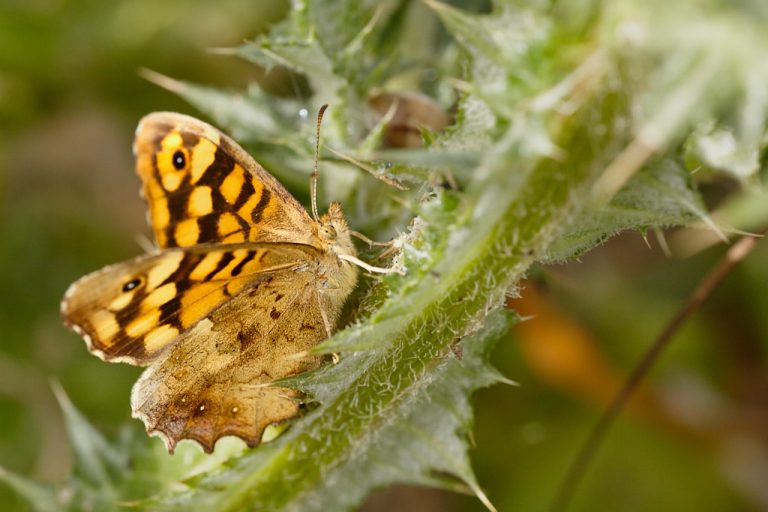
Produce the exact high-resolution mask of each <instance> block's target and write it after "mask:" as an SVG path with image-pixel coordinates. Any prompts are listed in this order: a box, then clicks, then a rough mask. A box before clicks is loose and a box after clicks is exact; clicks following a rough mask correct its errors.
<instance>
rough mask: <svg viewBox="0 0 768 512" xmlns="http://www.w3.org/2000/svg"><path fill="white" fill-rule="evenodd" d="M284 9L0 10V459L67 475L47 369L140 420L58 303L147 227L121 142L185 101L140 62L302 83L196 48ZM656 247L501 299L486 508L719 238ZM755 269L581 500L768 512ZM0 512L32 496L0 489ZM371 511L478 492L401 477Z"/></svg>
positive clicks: (766, 411) (618, 442) (588, 258)
mask: <svg viewBox="0 0 768 512" xmlns="http://www.w3.org/2000/svg"><path fill="white" fill-rule="evenodd" d="M471 4H472V5H471V7H472V8H474V9H478V10H482V9H484V8H487V5H486V4H485V3H484V2H471ZM287 8H288V2H287V0H286V1H269V0H248V1H246V0H223V1H220V2H206V1H202V0H193V1H185V2H182V1H178V0H172V1H167V2H157V1H155V0H126V1H115V2H100V1H94V0H49V1H46V0H34V1H26V0H4V1H3V2H2V3H0V466H1V467H3V468H6V469H9V470H12V471H14V472H17V473H20V474H23V475H28V476H31V477H34V478H36V479H38V480H41V481H46V482H56V481H61V480H63V479H64V478H66V475H67V474H68V471H69V468H70V464H71V454H70V450H69V447H68V441H67V437H66V432H65V430H64V424H63V420H62V417H61V412H60V409H59V407H58V405H57V403H56V401H55V399H54V397H53V394H52V391H51V382H52V381H56V382H59V383H61V385H62V386H63V388H64V389H65V390H66V392H67V393H68V395H69V396H70V398H71V400H72V401H73V402H74V404H75V405H76V407H78V408H79V409H80V410H81V411H82V412H83V413H84V414H85V415H86V416H87V417H88V418H89V420H90V421H92V422H93V423H94V424H95V425H96V426H97V427H98V428H99V429H100V430H101V431H102V432H104V433H105V434H106V435H107V436H108V437H114V436H116V435H117V433H118V431H119V429H120V428H121V427H122V426H124V425H125V424H130V425H131V428H134V429H137V430H140V429H141V424H140V423H139V422H138V421H135V420H131V419H130V407H129V399H128V397H129V393H130V387H131V385H132V383H133V381H134V380H135V379H136V377H137V376H138V374H139V372H140V370H139V369H136V368H131V367H128V366H126V365H119V364H106V363H103V362H101V361H99V360H98V359H97V358H95V357H93V356H91V355H89V354H88V353H87V351H86V349H85V345H84V343H83V342H82V340H80V339H79V338H78V337H77V336H76V335H74V334H73V333H70V332H68V331H66V330H65V328H64V327H63V326H62V325H61V321H60V319H59V313H58V303H59V300H60V298H61V296H62V294H63V293H64V291H65V290H66V288H67V286H68V285H69V283H71V282H72V281H73V280H75V279H76V278H78V277H80V276H81V275H83V274H85V273H87V272H89V271H92V270H95V269H97V268H100V267H101V266H103V265H105V264H108V263H112V262H116V261H120V260H123V259H126V258H128V257H131V256H134V255H136V254H139V253H141V252H142V249H141V241H142V240H143V239H144V238H146V237H147V236H148V230H147V228H146V225H145V220H144V219H145V214H144V205H143V204H142V201H141V199H140V198H139V195H138V179H137V178H136V177H135V176H134V173H133V170H132V169H133V159H132V155H131V141H132V135H133V130H134V127H135V125H136V122H137V121H138V119H139V118H140V117H141V116H142V115H144V114H146V113H148V112H151V111H156V110H178V111H181V112H185V113H189V114H192V115H197V113H196V112H195V111H194V110H193V109H192V108H191V107H189V106H187V105H186V104H185V103H184V102H182V101H181V100H180V99H178V98H177V97H175V96H174V95H172V94H171V93H169V92H167V91H164V90H162V89H160V88H159V87H157V86H155V85H153V84H151V83H150V82H148V81H147V80H144V79H143V78H141V77H140V75H139V73H138V70H139V69H141V68H148V69H152V70H156V71H159V72H162V73H163V74H166V75H168V76H172V77H175V78H181V79H185V80H191V81H195V82H200V83H204V84H210V85H215V86H219V87H224V88H231V89H241V88H244V87H245V86H246V85H247V84H249V83H250V82H252V81H259V82H260V83H262V84H263V86H264V87H265V88H267V89H268V90H269V91H270V92H272V93H273V94H284V95H296V94H300V92H301V91H300V89H301V88H300V87H299V86H297V83H296V81H295V80H293V79H291V78H290V77H289V76H288V75H287V74H285V73H282V72H281V71H280V70H275V71H272V72H270V73H265V72H264V71H263V70H260V69H258V68H257V67H255V66H254V65H252V64H248V63H245V62H243V61H241V60H238V59H237V58H235V57H231V56H224V55H220V54H217V53H215V52H210V51H209V49H211V48H220V47H228V46H233V45H237V44H239V43H241V42H242V41H243V40H245V39H248V38H252V37H253V36H255V35H256V34H258V33H259V32H261V31H263V30H265V29H266V28H267V27H268V26H269V25H270V23H273V22H274V21H275V20H279V19H280V18H281V16H283V15H284V13H285V12H286V10H287ZM729 186H730V185H729V183H727V182H714V183H711V184H710V185H708V188H707V189H706V190H705V192H706V195H707V200H708V201H709V202H710V203H711V204H716V202H717V201H718V199H719V198H720V197H721V196H722V195H723V193H724V192H726V191H727V190H728V188H729ZM296 192H298V195H300V196H302V195H303V193H304V191H296ZM668 235H669V236H670V237H672V238H674V236H675V234H674V233H670V234H668ZM661 249H662V248H661V247H660V244H659V242H658V240H657V239H656V238H655V237H654V236H652V234H650V235H649V236H648V237H645V238H644V237H643V236H641V235H640V234H637V233H628V234H625V235H622V236H619V237H617V238H615V239H613V240H611V241H610V242H609V243H607V244H606V245H605V246H603V247H601V248H600V249H598V250H595V251H592V252H591V253H589V254H587V255H585V256H584V257H582V258H581V260H580V261H578V262H573V263H570V264H568V265H562V266H557V267H547V268H540V269H537V270H536V271H535V272H534V273H532V275H531V276H530V277H531V279H530V280H529V281H528V282H527V283H525V284H524V289H523V290H522V292H523V293H522V295H523V299H521V300H516V301H513V303H512V304H511V305H512V306H513V307H514V308H515V309H518V310H519V311H521V312H522V313H523V314H526V315H534V316H535V318H534V319H532V320H530V321H527V322H524V323H522V324H520V325H519V326H518V328H516V329H515V331H514V332H513V333H511V334H510V336H509V337H508V338H505V339H503V340H501V341H500V342H499V344H498V347H497V349H496V351H495V354H494V362H495V364H496V365H497V366H498V367H499V368H500V369H501V370H502V372H503V373H504V374H505V375H507V376H508V377H510V378H511V379H514V380H515V381H517V382H518V383H519V384H520V386H519V387H511V386H508V387H504V386H496V387H494V388H491V389H487V390H483V391H481V392H479V393H478V394H477V396H476V404H477V411H476V412H477V415H476V421H475V426H474V434H475V435H474V446H475V448H474V449H473V453H472V457H473V462H474V467H475V470H476V472H477V474H478V479H479V481H480V482H481V484H482V485H483V486H484V488H485V490H486V492H487V494H488V495H489V497H490V499H491V500H492V501H493V502H494V503H495V504H496V505H497V507H498V508H499V510H543V509H546V507H547V505H548V503H549V502H550V501H551V499H552V497H553V496H554V493H555V491H556V489H557V486H558V484H559V483H560V482H561V481H562V478H563V476H564V473H565V470H566V468H567V465H568V464H569V463H570V461H571V460H572V458H573V457H574V455H575V454H576V452H577V451H578V449H579V447H580V444H581V443H582V442H583V439H584V438H585V436H586V434H587V432H588V430H589V428H590V427H591V426H592V425H593V424H594V422H595V420H596V418H597V416H598V415H599V414H600V412H601V411H602V410H603V409H604V408H605V406H606V404H607V402H608V401H609V400H610V398H611V397H612V395H613V394H614V393H615V391H616V390H617V388H618V387H619V386H620V384H621V382H622V380H623V379H624V378H625V376H626V375H627V374H628V372H629V371H630V370H631V368H632V367H633V365H635V364H636V362H637V361H638V360H639V359H640V358H641V357H642V354H643V353H644V351H645V350H646V349H647V347H648V346H649V345H650V343H651V342H652V341H653V339H654V337H655V336H656V335H657V334H658V333H659V331H660V330H661V328H662V327H663V325H664V323H665V322H666V321H667V320H668V319H669V318H670V317H671V316H672V315H673V314H674V312H675V311H676V310H677V309H679V308H680V307H681V306H682V305H683V303H684V302H685V299H686V296H687V294H688V293H689V292H690V291H691V290H692V289H693V288H694V287H695V285H696V283H697V282H698V281H699V280H700V279H701V278H702V277H703V276H704V275H705V273H706V272H707V270H708V269H709V268H711V267H712V266H713V265H714V264H715V263H716V261H717V260H718V259H719V258H720V257H721V256H722V254H723V253H724V251H725V247H724V246H722V245H721V246H714V247H710V248H708V249H706V250H703V251H700V252H698V253H696V254H694V255H692V256H688V257H686V259H681V258H675V257H670V256H669V255H668V253H667V252H665V251H663V250H661ZM766 261H768V249H766V244H765V243H761V244H759V246H758V248H757V249H756V250H755V252H754V253H753V254H752V255H750V256H749V258H748V259H747V260H746V261H745V262H744V263H743V264H742V265H740V266H739V267H738V268H737V269H736V271H735V272H733V273H732V274H731V275H730V276H729V277H728V278H727V280H726V282H725V283H724V285H723V286H722V287H721V288H720V289H719V290H717V292H716V293H715V294H714V296H713V297H712V299H711V300H710V301H709V302H708V303H707V304H706V305H705V307H704V308H703V310H702V311H701V312H699V313H698V314H697V315H696V316H695V317H694V318H693V319H692V320H691V321H689V322H688V323H687V324H686V326H685V327H684V328H683V329H682V330H681V331H680V332H679V333H678V334H677V336H676V337H675V340H674V342H673V345H672V346H671V348H670V350H668V351H667V352H666V353H664V355H663V357H662V359H661V361H660V363H659V364H658V365H657V366H656V367H655V369H654V371H653V372H652V374H651V376H650V377H649V379H648V380H647V381H646V382H645V384H644V386H643V388H642V389H641V391H640V393H638V395H637V397H636V399H635V400H634V401H633V402H632V403H631V404H630V406H629V407H628V409H627V410H626V411H625V412H624V414H623V415H622V416H621V418H620V419H619V421H618V423H617V425H616V428H615V430H613V431H612V432H611V433H610V434H609V435H608V437H607V439H606V443H605V445H604V446H603V447H602V449H601V450H600V452H599V454H598V457H597V460H596V463H595V465H594V466H593V467H592V468H591V469H590V470H589V472H588V474H587V475H586V480H585V482H584V484H583V486H582V487H581V488H580V489H579V492H578V494H577V495H576V498H575V501H574V504H573V508H572V509H573V510H647V509H649V508H652V509H654V510H670V511H673V510H674V511H677V510H701V511H721V510H768V441H766V440H768V354H767V351H768V314H766V313H768V286H766V285H767V284H768V265H766ZM542 340H547V343H543V342H542ZM147 442H148V443H159V442H160V441H159V440H157V439H151V440H150V439H148V440H147ZM0 508H2V510H24V509H25V505H24V504H23V503H22V502H21V501H20V500H18V499H17V498H16V497H15V496H14V495H13V494H12V493H10V491H9V490H8V489H6V488H5V487H2V486H0ZM365 509H366V510H370V511H374V510H377V511H378V510H394V509H396V510H400V511H410V510H413V511H416V510H418V511H431V510H434V511H438V510H440V511H442V510H447V511H463V510H482V506H481V504H480V503H479V502H478V501H477V500H476V499H474V498H472V497H465V496H456V495H452V494H448V493H444V492H441V491H433V490H425V489H418V488H412V487H407V486H398V487H396V488H393V489H389V490H384V491H381V492H379V493H378V494H376V495H374V496H372V497H371V498H370V499H369V501H368V502H367V503H366V505H365Z"/></svg>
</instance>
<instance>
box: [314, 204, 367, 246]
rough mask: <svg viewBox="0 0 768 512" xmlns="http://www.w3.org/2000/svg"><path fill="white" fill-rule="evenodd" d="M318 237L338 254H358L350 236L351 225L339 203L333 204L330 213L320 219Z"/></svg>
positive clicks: (329, 209)
mask: <svg viewBox="0 0 768 512" xmlns="http://www.w3.org/2000/svg"><path fill="white" fill-rule="evenodd" d="M318 236H319V237H320V239H321V240H322V241H323V242H324V243H325V244H327V245H328V246H329V247H330V249H331V250H332V251H333V252H335V253H336V254H348V255H352V256H354V255H355V254H357V251H356V250H355V246H354V244H353V243H352V239H351V238H350V235H349V225H348V224H347V219H346V218H345V217H344V212H343V211H342V210H341V205H340V204H339V203H331V204H330V206H328V213H326V214H325V215H323V216H322V217H320V227H319V229H318Z"/></svg>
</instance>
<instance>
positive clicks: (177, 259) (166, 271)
mask: <svg viewBox="0 0 768 512" xmlns="http://www.w3.org/2000/svg"><path fill="white" fill-rule="evenodd" d="M316 257H317V251H316V250H315V249H313V248H312V247H309V246H305V245H299V244H280V243H269V244H265V243H263V244H234V245H213V246H210V245H209V246H196V247H190V248H177V249H168V250H165V251H162V252H159V253H157V254H153V255H147V256H140V257H138V258H135V259H133V260H129V261H126V262H124V263H119V264H117V265H112V266H109V267H107V268H105V269H103V270H100V271H98V272H94V273H93V274H90V275H88V276H85V277H84V278H82V279H80V280H79V281H77V282H76V283H75V284H73V285H72V287H71V288H70V291H69V292H68V293H67V295H66V297H65V300H64V302H63V303H62V312H63V315H64V318H65V321H66V322H67V323H68V324H69V325H71V326H72V327H73V328H75V329H76V330H77V331H78V332H80V333H81V334H82V335H83V336H84V337H85V338H86V340H88V341H89V345H90V347H89V348H90V349H91V351H93V352H94V353H96V354H97V355H99V356H100V357H102V358H103V359H105V360H118V361H121V360H122V361H126V362H131V363H134V364H146V363H148V362H151V361H152V360H153V359H154V358H155V357H156V355H157V354H158V353H160V352H161V351H162V350H163V349H165V348H166V347H167V346H168V345H170V344H172V343H173V342H174V341H175V340H176V338H177V337H178V336H179V335H180V334H181V333H183V332H185V331H187V330H189V329H190V328H191V327H193V326H194V325H195V324H196V323H197V322H199V321H200V320H201V319H202V318H205V317H206V316H208V315H210V314H211V312H213V311H215V310H216V309H217V308H219V307H220V306H221V305H222V304H223V303H225V302H226V301H228V300H230V299H231V298H232V297H234V296H236V295H237V294H239V293H240V292H241V291H242V290H244V289H246V288H249V287H250V288H253V287H254V286H255V285H257V284H258V283H259V282H260V281H263V280H265V279H268V278H269V277H270V276H271V275H273V274H274V273H276V272H281V271H288V270H291V269H296V268H298V267H302V265H303V266H305V267H306V266H307V263H308V262H311V261H312V260H313V259H316Z"/></svg>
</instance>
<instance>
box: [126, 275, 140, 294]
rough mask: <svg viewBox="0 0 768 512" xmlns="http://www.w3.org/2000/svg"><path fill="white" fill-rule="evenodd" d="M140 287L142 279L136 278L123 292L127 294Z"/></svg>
mask: <svg viewBox="0 0 768 512" xmlns="http://www.w3.org/2000/svg"><path fill="white" fill-rule="evenodd" d="M139 285H141V278H140V277H136V278H134V279H131V280H130V281H128V282H127V283H125V284H124V285H123V291H124V292H126V293H127V292H129V291H131V290H133V289H134V288H136V287H138V286H139Z"/></svg>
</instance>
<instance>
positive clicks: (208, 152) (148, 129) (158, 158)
mask: <svg viewBox="0 0 768 512" xmlns="http://www.w3.org/2000/svg"><path fill="white" fill-rule="evenodd" d="M134 152H135V153H136V171H137V173H138V175H139V177H140V178H141V180H142V191H143V194H144V198H145V199H146V201H147V204H148V206H149V220H150V224H151V226H152V230H153V231H154V233H155V238H156V240H157V243H158V245H159V246H160V247H187V246H191V245H196V244H204V243H213V242H216V243H242V242H249V241H250V242H271V241H281V242H296V243H306V244H314V243H315V242H314V240H315V238H314V237H313V221H312V220H311V219H310V218H309V216H308V214H307V213H306V211H305V210H304V208H302V207H301V205H300V204H298V203H297V202H296V200H295V199H294V198H293V197H292V196H291V195H290V194H289V193H288V192H287V191H286V190H285V189H284V188H283V186H282V185H280V183H279V182H278V181H277V180H275V179H274V178H273V177H272V176H271V175H270V174H269V173H267V172H266V171H265V170H264V169H263V168H262V167H261V166H260V165H259V164H258V163H256V161H255V160H253V158H251V157H250V156H249V155H248V154H247V153H246V152H245V151H244V150H243V149H242V148H240V146H238V145H237V143H235V142H234V141H233V140H231V139H230V138H229V137H227V136H226V135H224V134H222V133H221V132H219V131H218V130H216V129H215V128H213V127H212V126H209V125H207V124H205V123H203V122H201V121H198V120H196V119H193V118H190V117H187V116H183V115H181V114H174V113H166V112H159V113H154V114H150V115H148V116H146V117H145V118H144V119H142V121H141V122H140V123H139V127H138V129H137V130H136V140H135V142H134Z"/></svg>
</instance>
